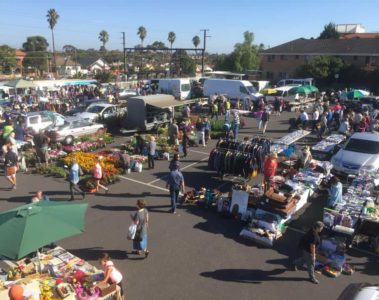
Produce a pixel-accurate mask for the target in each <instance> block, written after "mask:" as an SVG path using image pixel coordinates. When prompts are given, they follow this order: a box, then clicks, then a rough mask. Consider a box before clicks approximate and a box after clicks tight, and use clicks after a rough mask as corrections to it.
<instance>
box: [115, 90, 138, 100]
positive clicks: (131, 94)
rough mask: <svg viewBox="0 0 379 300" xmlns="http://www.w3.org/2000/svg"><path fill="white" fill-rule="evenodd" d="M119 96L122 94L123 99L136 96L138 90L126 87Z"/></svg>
mask: <svg viewBox="0 0 379 300" xmlns="http://www.w3.org/2000/svg"><path fill="white" fill-rule="evenodd" d="M119 96H120V99H121V100H125V99H128V98H130V97H135V96H138V95H137V91H136V90H135V89H125V90H122V91H120V93H119Z"/></svg>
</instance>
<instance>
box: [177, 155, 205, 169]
mask: <svg viewBox="0 0 379 300" xmlns="http://www.w3.org/2000/svg"><path fill="white" fill-rule="evenodd" d="M207 159H208V157H204V158H203V159H200V160H199V161H196V162H194V163H192V164H189V165H186V166H185V167H183V168H180V170H181V171H183V170H185V169H188V168H190V167H192V166H194V165H196V164H198V163H200V162H202V161H204V160H207Z"/></svg>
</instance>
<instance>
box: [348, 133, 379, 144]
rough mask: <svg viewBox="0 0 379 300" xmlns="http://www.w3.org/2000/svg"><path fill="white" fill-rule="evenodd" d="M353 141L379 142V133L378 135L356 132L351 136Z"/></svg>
mask: <svg viewBox="0 0 379 300" xmlns="http://www.w3.org/2000/svg"><path fill="white" fill-rule="evenodd" d="M351 139H357V140H366V141H374V142H379V133H377V132H356V133H354V134H353V135H352V136H351Z"/></svg>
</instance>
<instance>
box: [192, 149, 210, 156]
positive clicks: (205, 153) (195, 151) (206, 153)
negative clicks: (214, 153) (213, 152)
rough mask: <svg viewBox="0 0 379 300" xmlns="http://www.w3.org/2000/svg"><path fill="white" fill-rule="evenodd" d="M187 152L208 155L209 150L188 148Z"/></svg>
mask: <svg viewBox="0 0 379 300" xmlns="http://www.w3.org/2000/svg"><path fill="white" fill-rule="evenodd" d="M188 151H189V152H194V153H200V154H204V155H209V152H202V151H197V150H191V149H188Z"/></svg>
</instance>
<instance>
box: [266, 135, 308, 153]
mask: <svg viewBox="0 0 379 300" xmlns="http://www.w3.org/2000/svg"><path fill="white" fill-rule="evenodd" d="M310 133H311V132H310V131H307V130H296V131H293V132H291V133H289V134H287V135H285V136H283V137H281V138H280V139H278V140H276V141H275V142H274V143H273V145H271V151H273V152H276V153H281V152H283V151H284V150H285V149H287V148H288V146H289V145H292V144H293V143H295V142H297V141H298V140H300V139H302V138H304V137H306V136H307V135H309V134H310Z"/></svg>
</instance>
